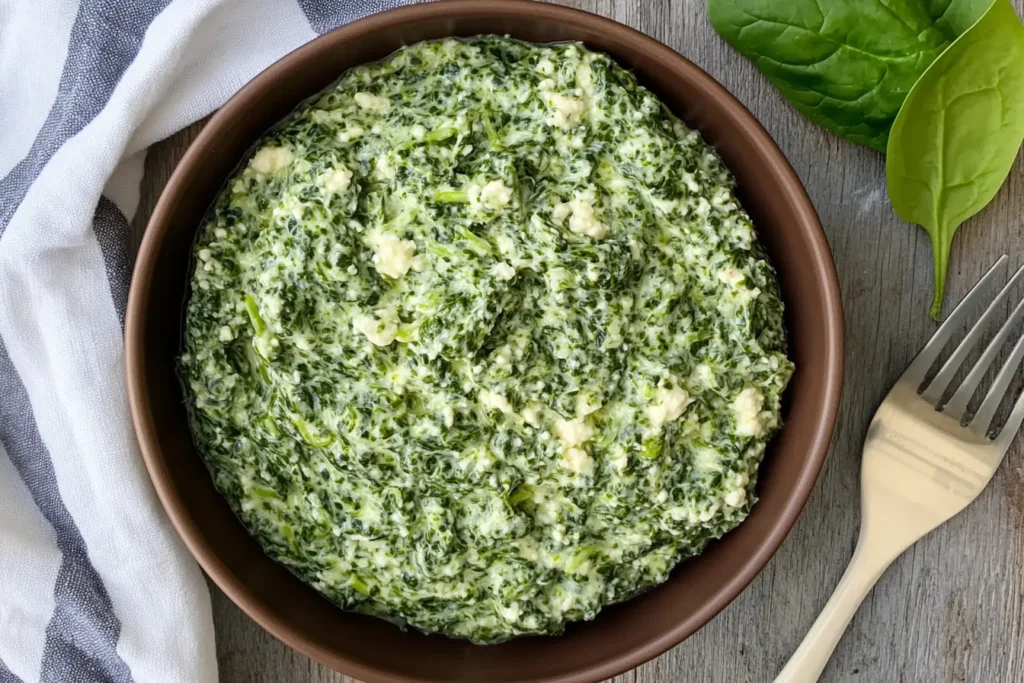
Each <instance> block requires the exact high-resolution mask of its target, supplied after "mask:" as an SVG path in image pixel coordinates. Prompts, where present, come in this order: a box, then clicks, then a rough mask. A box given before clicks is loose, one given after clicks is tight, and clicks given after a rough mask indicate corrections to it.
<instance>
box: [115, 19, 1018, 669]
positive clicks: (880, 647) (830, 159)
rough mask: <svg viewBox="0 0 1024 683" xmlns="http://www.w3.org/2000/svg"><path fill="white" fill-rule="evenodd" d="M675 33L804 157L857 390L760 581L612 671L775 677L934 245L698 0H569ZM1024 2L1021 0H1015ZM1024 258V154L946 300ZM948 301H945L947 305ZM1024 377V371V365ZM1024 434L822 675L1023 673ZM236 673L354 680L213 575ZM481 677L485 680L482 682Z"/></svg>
mask: <svg viewBox="0 0 1024 683" xmlns="http://www.w3.org/2000/svg"><path fill="white" fill-rule="evenodd" d="M558 2H560V3H561V4H566V5H571V6H574V7H578V8H581V9H585V10H589V11H591V12H595V13H597V14H601V15H604V16H606V17H610V18H612V19H615V20H617V21H620V22H622V23H624V24H628V25H629V26H632V27H634V28H636V29H639V30H640V31H643V32H644V33H646V34H648V35H650V36H653V37H654V38H656V39H658V40H660V41H662V42H663V43H665V44H667V45H669V46H670V47H672V48H673V49H675V50H678V51H679V52H680V53H682V54H683V55H685V56H686V57H688V58H689V59H690V60H692V61H693V62H695V63H696V64H697V65H698V66H700V67H702V68H703V69H704V70H706V71H707V72H708V73H710V74H711V75H712V76H713V77H714V78H716V79H718V80H719V81H720V82H721V83H723V84H724V85H725V87H726V88H728V89H729V90H730V91H732V92H733V93H734V94H735V95H736V96H737V97H738V98H739V99H740V100H741V101H742V102H743V103H744V104H746V106H747V107H749V108H750V110H751V111H752V112H753V113H754V115H755V116H756V117H757V118H758V119H759V120H760V121H761V123H762V124H764V126H765V127H766V128H767V129H768V132H769V133H770V134H771V135H772V137H774V138H775V140H776V141H777V142H778V143H779V145H780V146H781V147H782V150H783V152H785V154H786V156H787V157H788V158H789V160H790V162H792V164H793V166H794V167H795V168H796V171H797V173H798V174H799V175H800V177H801V179H802V180H803V182H804V184H805V185H806V186H807V190H808V192H809V193H810V196H811V199H813V200H814V204H815V206H816V207H817V209H818V212H819V214H820V215H821V219H822V223H823V224H824V226H825V230H826V232H827V233H828V238H829V241H830V242H831V245H832V251H833V253H834V255H835V261H836V265H837V267H838V270H839V278H840V281H841V284H842V291H843V301H844V304H845V308H846V320H847V326H848V330H847V344H848V346H847V364H848V372H847V376H846V391H845V395H844V400H843V406H842V412H841V414H840V420H839V426H838V430H837V432H836V437H835V442H834V445H833V448H832V452H831V454H830V456H829V459H828V462H827V464H826V466H825V469H824V471H823V473H822V475H821V478H820V480H819V482H818V485H817V487H816V489H815V490H814V493H813V494H812V495H811V498H810V501H809V502H808V504H807V507H806V509H805V510H804V513H803V515H802V516H801V518H800V520H799V522H798V523H797V525H796V527H795V528H794V529H793V532H792V533H791V534H790V536H789V538H788V539H787V540H786V542H785V543H784V544H783V545H782V548H781V549H780V550H779V552H778V553H777V554H776V556H775V557H774V559H773V560H772V561H771V562H770V563H769V564H768V566H767V567H766V568H765V570H764V571H763V572H761V574H760V575H759V576H758V577H757V579H755V580H754V582H753V584H752V585H751V586H750V588H748V589H747V590H746V591H745V592H744V593H743V594H742V595H740V596H739V597H738V598H737V599H736V600H735V601H734V602H733V603H732V604H731V605H730V606H729V607H728V608H727V609H726V610H725V611H723V612H722V613H721V614H720V615H719V616H718V617H717V618H715V619H714V620H713V621H711V623H709V624H708V625H707V626H706V627H705V628H704V629H702V630H701V631H699V632H698V633H697V634H695V635H694V636H693V637H691V638H690V639H689V640H687V641H686V642H684V643H683V644H682V645H680V646H678V647H677V648H675V649H673V650H671V651H670V652H668V653H666V654H665V655H663V656H662V657H660V658H658V659H656V660H654V661H652V662H650V663H648V664H645V665H643V666H641V667H640V668H639V669H636V670H635V671H632V672H629V673H626V674H624V675H622V676H619V677H618V678H616V679H615V682H614V683H683V682H686V683H703V682H707V683H764V682H765V681H770V680H772V678H773V677H774V675H775V673H776V672H777V671H778V670H779V669H780V668H781V667H782V665H783V664H784V663H785V661H786V659H787V658H788V657H789V655H790V653H792V652H793V650H794V649H795V648H796V646H797V644H798V643H799V642H800V640H801V638H802V637H803V635H804V633H805V632H806V631H807V629H808V628H809V627H810V625H811V623H812V622H813V621H814V618H815V616H816V615H817V613H818V611H819V610H820V609H821V608H822V607H823V606H824V604H825V601H826V600H827V599H828V596H829V594H830V593H831V591H832V588H833V587H834V586H835V584H836V582H837V581H838V579H839V576H840V574H841V573H842V571H843V568H844V567H845V565H846V563H847V561H848V559H849V557H850V554H851V552H852V550H853V546H854V541H855V540H856V534H857V520H858V468H859V462H860V445H861V439H862V437H863V434H864V432H865V429H866V427H867V424H868V422H869V421H870V419H871V416H872V414H873V412H874V410H875V407H876V406H877V405H878V403H879V402H880V401H881V399H882V398H883V396H884V395H885V393H886V391H887V390H888V388H889V387H890V385H891V384H892V383H893V381H894V380H895V379H896V377H897V376H898V375H899V374H900V372H901V371H902V370H903V368H904V367H905V366H906V364H907V363H908V362H909V361H910V359H911V358H912V357H913V355H914V354H915V352H916V351H917V349H919V348H920V347H921V346H922V345H923V344H924V342H925V341H926V340H927V339H928V337H929V336H930V335H931V334H932V332H933V331H934V330H935V324H934V323H933V322H932V321H931V320H929V319H928V316H927V309H928V303H929V300H930V294H931V251H930V246H929V242H928V238H927V236H926V235H925V233H924V232H923V231H922V230H920V229H919V228H916V227H914V226H912V225H908V224H906V223H904V222H903V221H901V220H899V219H898V218H897V217H896V215H895V214H894V213H893V211H892V209H891V207H890V206H889V203H888V200H887V199H886V193H885V168H884V159H883V157H882V156H881V155H880V154H878V153H876V152H873V151H870V150H868V149H865V148H863V147H858V146H855V145H853V144H850V143H847V142H844V141H842V140H840V139H838V138H836V137H834V136H832V135H829V134H826V133H824V132H823V131H821V130H820V129H818V128H816V127H815V126H814V125H812V124H810V123H809V122H808V121H806V120H805V119H803V118H802V117H801V116H800V115H799V114H797V113H796V112H795V111H794V110H793V109H792V108H791V107H790V106H789V105H788V104H787V103H786V102H785V101H784V100H783V99H782V97H781V96H780V95H779V94H778V93H777V92H776V91H775V90H774V89H773V88H772V86H771V85H770V84H769V83H768V82H767V81H766V80H765V79H764V78H763V77H762V76H761V75H760V74H759V73H758V72H757V71H756V70H755V69H754V67H753V66H751V65H750V64H749V63H748V62H746V61H745V60H744V59H742V58H741V57H740V56H739V55H738V54H736V53H735V52H733V51H732V50H731V49H730V48H729V47H728V46H727V45H726V44H725V43H724V42H723V41H722V40H721V39H720V38H718V36H717V35H716V34H715V33H714V31H713V30H712V29H711V27H710V25H709V24H708V22H707V18H706V16H705V10H704V3H703V2H700V1H699V0H684V1H681V0H558ZM1014 2H1015V5H1016V7H1017V10H1018V12H1021V11H1022V8H1024V0H1014ZM201 126H202V123H201V122H200V123H198V124H196V125H194V126H192V127H191V128H189V129H188V130H186V131H183V132H181V133H179V134H177V135H175V136H173V137H171V138H169V139H168V140H166V141H164V142H162V143H160V144H158V145H156V146H155V147H154V148H153V149H152V150H151V152H150V155H149V158H148V159H147V162H146V177H145V180H144V181H143V198H142V204H141V208H140V211H139V213H138V216H137V217H136V219H135V221H134V223H133V239H134V240H135V242H136V244H137V241H138V239H139V238H140V237H141V234H142V231H143V230H144V228H145V223H146V220H147V219H148V217H149V213H150V212H151V210H152V207H153V204H154V202H155V201H156V197H157V195H158V194H159V193H160V190H161V188H162V187H163V185H164V183H165V182H166V180H167V178H168V176H169V175H170V173H171V170H172V169H173V167H174V165H175V164H176V163H177V160H178V159H179V158H180V156H181V154H182V153H183V152H184V150H185V148H186V147H187V145H188V143H189V142H190V141H191V139H192V138H194V137H195V135H196V133H197V132H198V131H199V129H200V128H201ZM1003 253H1007V254H1009V255H1010V264H1011V266H1012V267H1016V266H1018V265H1020V264H1022V263H1024V163H1021V159H1018V163H1017V165H1016V167H1015V169H1014V171H1013V173H1012V174H1011V177H1010V181H1009V182H1008V183H1007V184H1006V186H1005V187H1003V189H1002V191H1001V192H1000V194H999V196H998V197H997V198H996V200H995V201H994V202H993V204H992V205H991V206H989V207H988V208H987V209H986V210H985V211H984V212H982V213H981V214H980V215H979V216H977V217H975V219H973V220H971V221H969V222H968V223H967V224H966V225H964V226H963V227H962V228H961V230H960V233H959V235H958V238H957V240H956V244H955V248H954V250H953V254H952V257H951V264H952V265H951V268H950V273H949V288H948V290H947V302H952V301H955V300H957V299H959V298H960V297H961V296H962V295H963V293H964V292H965V291H966V290H967V289H969V288H970V286H971V285H972V284H973V283H974V282H976V281H977V279H978V278H979V277H980V275H981V274H982V273H983V272H984V270H985V269H986V268H988V266H990V265H991V264H992V263H993V262H994V261H995V259H996V258H997V257H998V256H999V255H1000V254H1003ZM948 307H949V304H948V303H947V310H948ZM1018 384H1019V383H1018ZM1022 451H1024V438H1022V439H1018V441H1017V443H1016V445H1015V447H1014V448H1013V449H1012V450H1011V451H1010V453H1009V454H1008V455H1007V457H1006V460H1005V462H1004V463H1003V465H1002V467H1001V468H1000V469H999V471H998V472H997V473H996V476H995V479H994V480H993V481H992V483H991V484H990V485H989V487H988V489H987V490H986V491H985V492H984V493H983V494H982V495H981V497H980V498H979V499H978V500H977V501H976V502H975V503H974V504H973V505H972V506H971V507H970V508H968V509H967V510H966V511H965V512H964V513H962V514H961V515H959V516H958V517H956V518H955V519H953V520H952V521H951V522H950V523H948V524H946V525H945V526H943V527H941V528H940V529H938V530H937V531H935V532H934V533H932V534H931V535H930V536H928V537H927V538H925V539H924V540H922V541H921V542H920V543H918V544H917V545H916V546H914V547H913V548H911V549H910V550H909V551H908V552H907V553H906V554H904V555H903V556H902V557H901V558H899V559H898V560H897V561H896V562H895V563H894V565H893V566H892V567H891V568H890V569H889V571H888V572H887V573H886V574H885V576H884V577H883V578H882V580H881V581H880V582H879V583H878V585H877V586H876V588H875V590H874V592H873V593H872V594H871V595H870V596H869V597H868V599H867V601H866V602H865V603H864V605H863V607H862V608H861V610H860V612H859V613H858V614H857V616H856V618H855V619H854V621H853V623H852V625H851V627H850V629H849V632H848V633H847V634H846V636H845V637H844V638H843V640H842V642H841V643H840V644H839V647H838V649H837V651H836V654H835V656H834V657H833V659H832V662H831V663H830V664H829V666H828V668H827V669H826V671H825V674H824V676H823V678H822V680H823V681H827V682H829V683H839V682H842V683H890V682H893V683H895V682H896V681H899V682H900V683H916V682H921V683H947V682H948V683H966V682H970V683H1004V682H1005V683H1016V682H1019V681H1024V457H1022V455H1024V453H1022ZM211 592H212V594H213V609H214V621H215V624H216V630H217V655H218V660H219V662H220V672H221V678H222V680H223V681H224V683H242V682H244V683H253V682H261V683H262V682H265V683H291V682H299V681H309V682H316V683H327V682H331V683H341V682H342V681H344V682H346V683H349V682H350V681H351V679H348V678H347V677H345V676H342V675H341V674H338V673H335V672H333V671H331V670H329V669H326V668H325V667H322V666H320V665H319V664H316V663H315V662H312V661H310V660H309V659H307V658H306V657H304V656H303V655H300V654H298V653H296V652H294V651H293V650H291V649H290V648H288V647H286V646H285V645H282V644H281V643H279V642H278V641H277V640H275V639H274V638H272V637H271V636H269V635H268V634H267V633H265V632H264V631H263V630H262V629H261V628H260V627H259V626H257V625H256V624H255V623H254V622H253V621H251V620H250V619H249V618H248V617H247V616H245V615H244V614H243V613H242V612H241V611H240V610H239V609H238V608H237V607H235V606H234V605H233V604H232V603H231V602H230V601H229V600H228V599H227V598H226V597H225V596H224V595H223V594H222V593H221V592H220V591H219V590H217V589H216V588H215V587H213V586H211ZM480 683H485V682H480Z"/></svg>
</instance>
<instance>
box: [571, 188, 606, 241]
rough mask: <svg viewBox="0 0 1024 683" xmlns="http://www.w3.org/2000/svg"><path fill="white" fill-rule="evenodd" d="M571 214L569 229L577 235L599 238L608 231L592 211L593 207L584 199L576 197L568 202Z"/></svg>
mask: <svg viewBox="0 0 1024 683" xmlns="http://www.w3.org/2000/svg"><path fill="white" fill-rule="evenodd" d="M569 208H570V209H571V210H572V215H571V216H570V217H569V230H570V231H571V232H574V233H576V234H577V235H587V236H588V237H593V238H594V239H601V238H602V237H604V236H605V235H606V234H607V233H608V229H607V228H606V227H605V226H604V224H603V223H602V222H601V221H600V220H598V218H597V215H596V214H595V213H594V207H593V206H592V205H591V204H590V202H588V201H587V200H586V199H583V198H580V197H577V198H576V199H573V200H572V201H571V202H569Z"/></svg>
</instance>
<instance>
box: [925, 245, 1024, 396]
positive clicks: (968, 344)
mask: <svg viewBox="0 0 1024 683" xmlns="http://www.w3.org/2000/svg"><path fill="white" fill-rule="evenodd" d="M1021 276H1024V265H1022V266H1021V267H1020V268H1018V269H1017V272H1016V273H1014V274H1013V277H1011V278H1010V281H1009V282H1007V283H1006V286H1005V287H1003V288H1002V289H1001V290H999V294H997V295H996V298H995V299H993V300H992V303H991V304H989V307H988V308H987V309H985V312H984V313H983V314H982V316H981V317H980V318H979V319H978V322H976V323H974V327H972V328H971V329H970V331H969V332H968V333H967V336H966V337H964V339H963V341H962V342H960V345H959V346H957V347H956V351H954V352H953V354H952V355H951V356H950V357H949V359H947V360H946V362H945V363H944V364H943V366H942V369H941V370H939V374H937V375H935V377H934V378H933V379H932V381H931V384H929V385H928V388H927V389H925V390H924V392H922V393H921V397H922V398H923V399H925V400H926V401H928V402H929V403H931V404H934V405H938V403H939V399H941V398H942V394H943V393H945V391H946V388H947V387H948V386H949V383H950V382H952V381H953V377H955V376H956V373H957V370H959V369H960V366H961V365H963V362H964V360H965V359H966V358H967V355H968V354H969V353H970V352H971V350H972V349H973V348H974V347H975V345H977V343H978V341H979V340H980V339H981V336H982V335H983V334H984V333H985V329H986V328H987V327H988V324H989V322H990V321H991V320H992V318H993V316H995V315H996V313H998V312H999V308H1000V307H1001V306H1002V305H1003V302H1004V301H1006V297H1007V296H1009V294H1010V290H1011V289H1013V286H1014V285H1016V284H1017V282H1018V281H1019V280H1020V279H1021ZM989 362H991V361H989ZM975 367H977V366H975ZM978 379H979V380H980V379H981V378H980V377H979V378H978ZM968 398H969V397H968ZM950 414H952V413H950Z"/></svg>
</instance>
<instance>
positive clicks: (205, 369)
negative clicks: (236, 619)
mask: <svg viewBox="0 0 1024 683" xmlns="http://www.w3.org/2000/svg"><path fill="white" fill-rule="evenodd" d="M782 318H783V309H782V304H781V302H780V300H779V296H778V288H777V285H776V282H775V277H774V273H773V270H772V268H771V266H770V265H769V263H768V262H767V261H766V260H765V257H764V255H763V253H762V251H761V250H760V248H759V247H758V245H757V243H756V241H755V236H754V231H753V229H752V226H751V222H750V219H749V218H748V216H747V214H746V213H745V212H744V211H743V209H742V208H741V207H740V205H739V203H738V202H737V200H736V197H735V195H734V193H733V181H732V178H731V176H730V174H729V173H728V171H727V170H726V169H725V167H724V166H723V165H722V163H721V161H720V160H719V159H718V157H717V156H716V155H715V153H714V151H712V149H711V148H709V147H708V146H707V145H706V144H704V143H703V142H702V140H701V139H700V137H699V135H698V134H697V133H696V132H694V131H691V130H689V129H688V128H687V127H686V126H685V125H683V124H682V123H681V122H680V121H679V120H678V119H677V118H676V117H674V116H673V115H672V114H671V113H669V111H668V110H667V109H666V108H665V106H663V105H662V104H661V103H660V102H659V101H658V99H656V98H655V97H654V96H653V95H652V94H651V93H650V92H648V91H647V90H645V89H644V88H643V87H641V86H639V85H638V84H637V82H636V80H635V79H634V77H633V76H632V75H631V74H630V73H629V72H627V71H625V70H623V69H622V68H620V67H619V66H617V65H616V64H615V63H614V62H613V61H612V60H611V59H610V58H609V57H607V56H606V55H603V54H599V53H594V52H590V51H588V50H586V49H585V48H584V47H583V46H582V45H579V44H557V45H548V46H537V45H530V44H525V43H521V42H517V41H514V40H510V39H507V38H500V37H482V38H476V39H471V40H443V41H437V42H428V43H421V44H417V45H413V46H411V47H407V48H404V49H402V50H400V51H399V52H397V53H395V54H394V55H392V56H391V57H389V58H388V59H386V60H384V61H383V62H380V63H377V64H372V65H367V66H362V67H359V68H356V69H353V70H351V71H349V72H348V73H346V74H345V75H344V77H343V78H341V80H340V81H338V82H337V83H336V84H335V85H333V86H332V87H330V88H329V89H328V90H326V91H324V92H323V93H321V94H320V95H318V96H317V97H315V98H314V99H312V100H310V101H308V102H306V103H305V104H304V105H302V106H301V107H300V108H299V109H298V110H296V111H295V112H294V113H293V114H291V115H290V116H289V117H288V118H287V119H285V120H284V121H283V122H282V123H281V124H279V125H278V126H277V127H276V128H274V129H273V130H272V131H271V132H269V133H268V134H267V135H266V136H265V137H264V138H263V139H262V140H261V141H260V142H259V144H258V146H257V147H256V148H255V150H254V152H253V154H252V155H251V157H250V158H249V159H248V161H247V163H246V164H245V165H244V166H242V167H241V168H240V170H238V171H237V173H236V174H235V175H234V176H233V177H232V178H231V179H230V180H229V181H228V183H227V185H226V187H225V189H224V191H223V192H222V194H221V195H220V196H219V198H218V199H217V200H216V202H215V204H214V206H213V207H212V209H211V212H210V214H209V216H208V217H207V219H206V222H205V224H204V226H203V228H202V230H201V232H200V236H199V239H198V242H197V244H196V247H195V270H194V274H193V276H192V293H191V298H190V300H189V302H188V306H187V320H186V329H185V350H184V353H183V355H182V357H181V360H180V367H181V372H182V375H183V378H184V381H185V384H186V393H187V397H188V405H189V410H190V413H191V420H192V429H193V432H194V437H195V440H196V443H197V446H198V448H199V450H200V451H201V453H202V454H203V456H204V458H205V459H206V461H207V463H208V464H209V466H210V468H211V471H212V473H213V477H214V479H215V482H216V485H217V487H218V488H219V489H220V491H222V492H223V494H224V495H225V496H226V497H227V499H228V501H229V502H230V504H231V506H232V507H233V509H234V510H235V511H236V512H237V514H238V516H239V517H240V518H241V520H242V521H243V522H244V523H245V525H246V526H247V528H248V529H249V530H250V532H251V533H252V534H253V536H254V537H255V538H256V539H258V540H259V542H260V543H261V544H262V546H263V547H264V548H265V549H266V551H267V552H268V553H269V554H270V556H271V557H273V558H274V559H276V560H277V561H279V562H281V563H283V564H284V565H286V566H287V567H288V568H290V569H291V570H292V571H293V572H294V573H295V574H296V575H298V576H299V577H300V578H301V579H303V580H304V581H306V582H308V583H309V584H311V585H312V586H314V587H315V588H317V589H318V590H319V591H321V592H322V593H324V594H325V595H326V596H328V597H329V598H330V599H332V600H333V601H335V602H337V603H338V604H339V605H341V606H342V607H344V608H346V609H351V610H356V611H359V612H365V613H369V614H374V615H378V616H381V617H385V618H388V619H391V620H392V621H395V622H397V623H400V624H403V625H405V624H407V625H411V626H413V627H415V628H418V629H422V630H424V631H429V632H439V633H444V634H447V635H449V636H455V637H466V638H470V639H472V640H474V641H477V642H494V641H499V640H502V639H506V638H509V637H512V636H516V635H519V634H525V633H558V632H560V631H561V630H562V629H563V628H564V627H565V625H566V623H567V622H570V621H575V620H581V619H591V618H593V617H594V616H595V615H596V614H597V612H598V611H599V610H600V609H601V607H602V606H603V605H607V604H609V603H613V602H616V601H621V600H624V599H627V598H629V597H630V596H632V595H634V594H636V593H637V592H639V591H641V590H643V589H645V588H647V587H650V586H653V585H655V584H657V583H659V582H662V581H665V580H666V578H667V577H668V575H669V572H670V571H671V570H672V568H673V567H674V566H675V565H676V564H677V563H679V562H680V561H681V560H683V559H684V558H686V557H690V556H693V555H696V554H698V553H700V552H701V551H702V550H703V549H704V547H705V546H706V544H707V543H708V542H709V541H710V540H711V539H715V538H718V537H720V536H721V535H722V534H724V533H725V532H727V531H729V530H730V529H732V528H733V527H735V526H736V525H737V524H739V523H740V521H741V520H743V518H744V517H745V516H746V515H747V513H748V512H749V510H750V508H751V505H753V503H754V484H755V480H756V478H757V467H758V463H759V461H760V460H761V457H762V454H763V453H764V449H765V443H766V442H767V441H768V439H769V438H770V437H771V436H772V434H773V432H775V431H776V429H777V428H778V426H779V412H780V408H779V405H780V403H779V402H780V395H781V393H782V391H783V388H784V387H785V385H786V382H787V380H788V379H789V376H790V374H791V372H792V365H791V363H790V362H789V361H788V360H787V358H786V355H785V350H786V349H785V334H784V329H783V319H782Z"/></svg>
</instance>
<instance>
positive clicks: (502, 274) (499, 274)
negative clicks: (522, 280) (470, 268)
mask: <svg viewBox="0 0 1024 683" xmlns="http://www.w3.org/2000/svg"><path fill="white" fill-rule="evenodd" d="M491 273H492V274H493V275H494V277H496V278H498V279H499V280H506V281H507V280H511V279H512V278H514V277H515V276H516V269H515V268H513V267H512V266H510V265H509V264H507V263H505V262H504V261H502V262H500V263H495V264H494V265H493V266H491Z"/></svg>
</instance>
